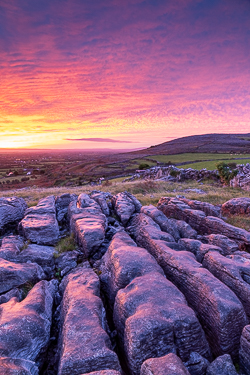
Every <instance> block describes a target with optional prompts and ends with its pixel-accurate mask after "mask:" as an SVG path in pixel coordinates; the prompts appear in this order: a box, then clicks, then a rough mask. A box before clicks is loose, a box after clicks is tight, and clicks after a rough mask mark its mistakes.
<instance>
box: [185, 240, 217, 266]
mask: <svg viewBox="0 0 250 375" xmlns="http://www.w3.org/2000/svg"><path fill="white" fill-rule="evenodd" d="M179 244H180V245H182V247H183V250H187V251H190V252H191V253H193V254H194V255H195V258H196V260H197V261H198V262H200V263H202V261H203V259H204V256H205V255H206V254H207V253H208V252H209V251H217V252H219V253H222V254H223V250H222V249H221V248H220V247H218V246H214V245H210V244H204V243H202V242H201V241H198V240H193V239H189V238H182V239H180V240H179Z"/></svg>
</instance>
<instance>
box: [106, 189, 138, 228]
mask: <svg viewBox="0 0 250 375" xmlns="http://www.w3.org/2000/svg"><path fill="white" fill-rule="evenodd" d="M111 201H112V204H113V207H114V210H115V213H116V215H117V216H118V217H119V219H120V220H121V222H122V224H123V225H126V224H127V222H128V221H129V219H130V218H131V216H132V215H133V214H134V213H135V212H140V210H141V203H140V202H139V201H138V200H137V199H136V198H135V197H134V196H133V195H132V194H130V193H128V192H127V191H125V192H123V193H118V194H117V195H115V196H113V197H112V200H111Z"/></svg>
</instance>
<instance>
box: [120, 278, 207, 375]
mask: <svg viewBox="0 0 250 375" xmlns="http://www.w3.org/2000/svg"><path fill="white" fill-rule="evenodd" d="M113 317H114V324H115V327H116V329H117V332H118V337H119V340H120V343H121V347H122V348H123V352H124V357H125V358H126V360H127V364H128V367H129V370H130V372H131V374H139V373H140V367H141V365H142V363H143V362H144V361H145V360H146V359H148V358H151V357H160V356H164V355H166V354H168V353H171V352H174V353H175V352H176V351H177V352H178V353H179V356H180V357H181V358H182V359H183V360H185V359H187V358H189V355H190V353H191V352H192V351H197V352H199V353H201V354H202V355H204V356H206V357H209V356H210V350H209V346H208V344H207V341H206V338H205V335H204V332H203V330H202V328H201V326H200V323H199V321H198V319H197V317H196V315H195V313H194V312H193V310H192V309H190V307H188V305H187V302H186V300H185V298H184V296H183V294H182V293H181V292H180V291H179V290H178V289H177V288H176V287H175V286H174V285H173V284H172V283H171V282H170V281H168V280H167V279H166V278H165V277H164V276H162V275H161V274H160V273H158V272H157V273H149V274H147V275H144V276H141V277H137V278H135V279H134V280H133V281H132V282H131V283H130V284H128V285H127V287H126V288H124V289H120V290H119V291H118V293H117V295H116V299H115V304H114V314H113Z"/></svg>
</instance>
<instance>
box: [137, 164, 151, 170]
mask: <svg viewBox="0 0 250 375" xmlns="http://www.w3.org/2000/svg"><path fill="white" fill-rule="evenodd" d="M147 168H150V166H149V165H148V164H147V163H141V164H140V165H139V169H140V170H143V169H147Z"/></svg>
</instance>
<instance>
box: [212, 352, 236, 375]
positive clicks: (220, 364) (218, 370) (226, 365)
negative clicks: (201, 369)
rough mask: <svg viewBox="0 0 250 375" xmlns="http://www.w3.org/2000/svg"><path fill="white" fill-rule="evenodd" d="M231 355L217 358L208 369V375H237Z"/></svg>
mask: <svg viewBox="0 0 250 375" xmlns="http://www.w3.org/2000/svg"><path fill="white" fill-rule="evenodd" d="M237 374H238V373H237V371H236V369H235V367H234V364H233V361H232V358H231V357H230V355H229V354H224V355H222V356H220V357H217V358H216V359H215V360H214V361H213V362H212V363H211V364H210V365H209V366H208V368H207V373H206V375H237Z"/></svg>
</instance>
